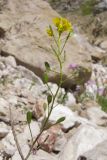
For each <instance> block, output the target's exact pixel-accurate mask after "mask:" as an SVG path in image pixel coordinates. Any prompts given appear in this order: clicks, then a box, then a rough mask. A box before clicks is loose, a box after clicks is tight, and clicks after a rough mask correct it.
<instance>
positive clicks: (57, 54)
mask: <svg viewBox="0 0 107 160" xmlns="http://www.w3.org/2000/svg"><path fill="white" fill-rule="evenodd" d="M58 41H59V42H58V45H57V47H58V53H57V52H56V50H54V48H52V49H53V51H54V53H55V55H56V57H57V60H58V62H59V65H60V82H59V85H58V88H57V91H56V93H55V95H54V96H53V100H52V104H51V107H50V111H49V112H48V117H47V118H46V120H45V122H44V124H43V126H42V130H41V132H40V134H39V135H38V136H37V137H36V139H35V140H34V142H33V143H32V146H31V148H30V150H29V152H28V154H27V156H26V158H25V160H27V159H28V157H29V156H30V153H31V151H32V149H33V146H34V145H35V143H36V142H37V140H38V139H39V138H40V136H41V135H42V133H43V131H44V130H45V126H46V124H47V122H48V120H49V117H50V115H51V113H52V110H53V106H54V102H55V99H56V97H57V94H58V92H59V89H60V87H61V84H62V63H61V57H60V36H59V38H58Z"/></svg>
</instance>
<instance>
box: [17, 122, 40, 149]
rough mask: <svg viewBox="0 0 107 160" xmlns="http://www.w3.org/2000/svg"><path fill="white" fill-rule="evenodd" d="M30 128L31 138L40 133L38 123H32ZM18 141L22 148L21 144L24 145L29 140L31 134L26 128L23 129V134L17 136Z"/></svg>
mask: <svg viewBox="0 0 107 160" xmlns="http://www.w3.org/2000/svg"><path fill="white" fill-rule="evenodd" d="M30 128H31V132H32V136H33V138H36V136H37V135H38V134H39V133H40V128H39V125H38V123H37V122H36V121H32V122H31V124H30ZM18 139H19V142H20V143H21V145H22V146H23V144H26V143H27V142H28V140H31V134H30V130H29V127H28V126H26V127H25V128H24V131H23V133H21V134H19V135H18Z"/></svg>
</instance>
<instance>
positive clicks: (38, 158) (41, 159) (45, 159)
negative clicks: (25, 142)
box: [12, 146, 58, 160]
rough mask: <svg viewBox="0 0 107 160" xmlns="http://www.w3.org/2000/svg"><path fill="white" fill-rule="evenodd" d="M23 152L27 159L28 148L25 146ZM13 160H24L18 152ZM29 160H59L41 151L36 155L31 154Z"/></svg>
mask: <svg viewBox="0 0 107 160" xmlns="http://www.w3.org/2000/svg"><path fill="white" fill-rule="evenodd" d="M22 152H23V155H24V156H25V157H26V155H27V153H28V148H27V147H26V146H25V147H24V148H23V149H22ZM12 160H22V159H21V158H20V155H19V153H18V152H16V153H15V154H14V156H13V157H12ZM28 160H58V159H57V158H56V157H55V156H52V155H51V154H49V153H47V152H45V151H42V150H39V151H38V152H37V153H36V154H35V155H32V154H31V155H30V156H29V158H28Z"/></svg>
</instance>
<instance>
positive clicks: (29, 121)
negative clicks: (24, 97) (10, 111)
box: [26, 111, 32, 124]
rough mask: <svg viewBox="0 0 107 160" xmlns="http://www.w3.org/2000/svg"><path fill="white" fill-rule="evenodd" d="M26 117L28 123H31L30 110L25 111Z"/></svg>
mask: <svg viewBox="0 0 107 160" xmlns="http://www.w3.org/2000/svg"><path fill="white" fill-rule="evenodd" d="M26 118H27V122H28V124H30V123H31V120H32V112H30V111H28V112H27V115H26Z"/></svg>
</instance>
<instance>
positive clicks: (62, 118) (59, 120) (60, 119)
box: [56, 117, 65, 124]
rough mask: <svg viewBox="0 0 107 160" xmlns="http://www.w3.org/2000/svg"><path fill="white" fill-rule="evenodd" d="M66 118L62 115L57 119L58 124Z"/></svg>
mask: <svg viewBox="0 0 107 160" xmlns="http://www.w3.org/2000/svg"><path fill="white" fill-rule="evenodd" d="M64 120H65V117H61V118H59V119H58V120H57V121H56V124H58V123H61V122H63V121H64Z"/></svg>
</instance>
